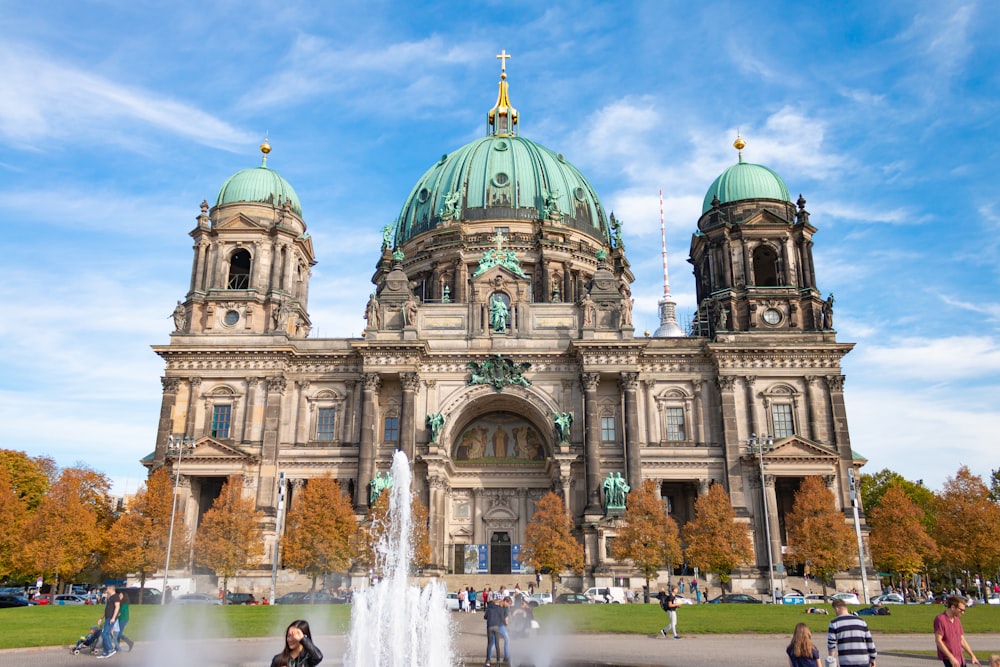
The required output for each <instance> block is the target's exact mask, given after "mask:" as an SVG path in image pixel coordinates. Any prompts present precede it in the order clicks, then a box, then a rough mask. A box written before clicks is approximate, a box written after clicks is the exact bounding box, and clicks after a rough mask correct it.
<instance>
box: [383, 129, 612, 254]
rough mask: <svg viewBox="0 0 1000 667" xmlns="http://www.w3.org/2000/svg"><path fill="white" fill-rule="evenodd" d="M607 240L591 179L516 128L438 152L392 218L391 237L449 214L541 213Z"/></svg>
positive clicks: (511, 216)
mask: <svg viewBox="0 0 1000 667" xmlns="http://www.w3.org/2000/svg"><path fill="white" fill-rule="evenodd" d="M556 210H557V211H558V216H557V217H558V218H559V221H560V223H561V224H563V225H566V226H568V227H573V228H574V229H578V230H580V231H583V232H586V233H588V234H590V235H591V236H594V237H596V238H598V239H600V240H601V241H602V242H603V243H609V235H608V223H607V216H606V215H605V213H604V207H603V206H601V201H600V199H599V198H598V197H597V193H596V192H595V191H594V188H593V186H591V185H590V183H589V182H588V181H587V179H586V178H585V177H584V176H583V174H582V173H580V170H579V169H577V168H576V167H574V166H573V165H572V164H570V163H569V162H567V161H566V159H565V158H564V157H563V156H562V155H560V154H557V153H554V152H553V151H551V150H549V149H548V148H545V147H544V146H542V145H540V144H536V143H535V142H533V141H530V140H528V139H525V138H524V137H519V136H516V135H492V136H488V137H484V138H482V139H477V140H475V141H473V142H471V143H468V144H466V145H465V146H462V147H461V148H459V149H458V150H456V151H454V152H452V153H450V154H448V155H444V156H442V157H441V159H440V160H438V162H437V163H436V164H434V165H433V166H432V167H431V168H430V169H428V170H427V172H426V173H425V174H424V175H423V176H421V177H420V180H418V181H417V184H416V185H415V186H414V187H413V190H412V191H411V192H410V195H409V196H408V197H407V198H406V202H405V203H404V204H403V209H402V211H401V212H400V214H399V218H398V219H397V220H396V239H395V240H396V245H402V244H403V243H405V242H406V241H408V240H410V239H411V238H413V237H414V236H416V235H418V234H421V233H423V232H426V231H428V230H430V229H434V228H435V227H437V226H439V225H440V224H441V223H442V222H443V221H445V220H448V219H451V218H450V217H449V216H454V218H455V219H461V220H469V221H483V220H540V219H549V218H551V217H552V216H553V214H554V213H555V211H556Z"/></svg>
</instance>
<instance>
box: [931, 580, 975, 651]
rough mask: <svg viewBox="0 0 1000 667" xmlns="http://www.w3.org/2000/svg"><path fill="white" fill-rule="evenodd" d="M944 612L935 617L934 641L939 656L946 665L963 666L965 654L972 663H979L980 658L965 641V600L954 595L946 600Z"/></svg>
mask: <svg viewBox="0 0 1000 667" xmlns="http://www.w3.org/2000/svg"><path fill="white" fill-rule="evenodd" d="M944 603H945V610H944V613H941V614H938V615H937V616H935V617H934V642H935V643H936V644H937V657H938V660H940V661H942V662H943V663H944V665H945V667H962V665H964V664H966V663H965V656H964V655H963V654H962V651H965V652H966V653H968V654H969V657H970V658H972V664H973V665H978V664H979V659H978V658H976V654H975V653H973V652H972V649H971V648H969V643H968V642H967V641H965V631H964V630H963V629H962V614H964V613H965V600H963V599H962V598H960V597H958V596H957V595H952V596H950V597H948V598H947V599H946V600H945V602H944Z"/></svg>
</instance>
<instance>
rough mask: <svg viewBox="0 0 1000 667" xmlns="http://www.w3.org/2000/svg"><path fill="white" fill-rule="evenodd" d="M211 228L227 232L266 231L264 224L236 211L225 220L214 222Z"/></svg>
mask: <svg viewBox="0 0 1000 667" xmlns="http://www.w3.org/2000/svg"><path fill="white" fill-rule="evenodd" d="M213 229H215V231H227V232H233V231H253V232H261V231H267V227H266V226H265V225H263V224H261V223H260V222H258V221H256V220H254V219H252V218H249V217H247V216H246V215H244V214H242V213H237V214H236V215H233V216H231V217H229V218H226V219H225V220H221V221H219V222H217V223H215V225H213Z"/></svg>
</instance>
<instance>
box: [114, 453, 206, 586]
mask: <svg viewBox="0 0 1000 667" xmlns="http://www.w3.org/2000/svg"><path fill="white" fill-rule="evenodd" d="M173 493H174V488H173V481H172V480H171V478H170V473H169V472H168V470H167V468H166V467H163V468H160V469H159V470H157V471H156V472H154V473H153V474H152V475H150V476H149V479H148V480H147V481H146V484H145V485H144V486H141V487H139V490H138V491H137V492H136V494H135V496H134V497H133V498H132V502H131V503H129V505H128V507H127V508H126V509H125V512H124V513H123V514H122V515H121V516H119V517H118V520H117V521H115V523H114V525H113V526H111V530H110V532H109V540H108V550H107V552H106V554H105V558H104V570H105V572H107V573H108V574H112V575H124V574H128V573H135V574H136V575H138V577H139V587H140V588H145V587H146V579H147V578H149V576H150V575H152V574H153V573H154V572H156V571H157V570H158V569H159V568H161V567H163V565H164V564H165V562H166V558H167V540H168V538H169V532H170V515H171V510H172V509H173V505H172V503H173ZM187 545H188V531H187V526H185V525H184V513H183V512H181V511H178V512H177V515H176V517H175V518H174V532H173V549H172V551H171V554H170V555H171V560H172V561H173V562H171V563H170V567H171V568H172V569H173V568H177V567H179V566H180V562H182V561H183V558H184V554H186V553H187V552H188V546H187ZM164 593H166V591H164Z"/></svg>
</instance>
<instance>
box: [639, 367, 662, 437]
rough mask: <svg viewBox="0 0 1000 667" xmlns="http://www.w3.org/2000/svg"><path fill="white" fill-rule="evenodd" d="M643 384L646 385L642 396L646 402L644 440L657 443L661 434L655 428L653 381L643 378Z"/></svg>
mask: <svg viewBox="0 0 1000 667" xmlns="http://www.w3.org/2000/svg"><path fill="white" fill-rule="evenodd" d="M643 385H644V386H645V387H646V392H645V394H644V396H643V399H644V402H645V404H646V442H652V443H654V444H659V442H660V440H661V436H660V432H659V430H658V429H657V420H656V401H655V400H654V399H653V386H654V383H653V381H652V380H644V381H643Z"/></svg>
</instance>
